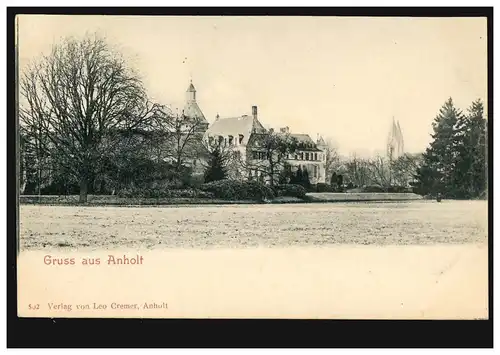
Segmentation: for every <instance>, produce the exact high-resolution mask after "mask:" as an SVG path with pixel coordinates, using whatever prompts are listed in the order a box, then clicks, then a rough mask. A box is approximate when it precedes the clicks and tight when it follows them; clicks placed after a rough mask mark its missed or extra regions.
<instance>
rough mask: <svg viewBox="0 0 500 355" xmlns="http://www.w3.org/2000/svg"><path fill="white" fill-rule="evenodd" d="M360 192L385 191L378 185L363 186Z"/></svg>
mask: <svg viewBox="0 0 500 355" xmlns="http://www.w3.org/2000/svg"><path fill="white" fill-rule="evenodd" d="M361 192H386V189H384V188H382V187H380V186H365V187H363V189H362V191H361Z"/></svg>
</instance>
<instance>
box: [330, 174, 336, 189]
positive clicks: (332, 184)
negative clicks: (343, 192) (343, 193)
mask: <svg viewBox="0 0 500 355" xmlns="http://www.w3.org/2000/svg"><path fill="white" fill-rule="evenodd" d="M330 186H331V187H332V188H334V189H336V188H337V174H336V173H335V172H333V174H332V176H331V178H330Z"/></svg>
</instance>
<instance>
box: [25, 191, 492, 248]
mask: <svg viewBox="0 0 500 355" xmlns="http://www.w3.org/2000/svg"><path fill="white" fill-rule="evenodd" d="M20 238H21V250H43V249H45V250H47V249H62V250H75V249H77V250H102V249H106V250H108V249H118V248H134V249H161V248H228V247H229V248H239V247H242V248H245V247H285V246H327V245H337V244H361V245H431V244H443V243H445V244H463V243H480V244H483V243H486V242H487V202H486V201H443V202H442V203H436V202H434V201H412V202H386V203H376V202H360V203H336V204H326V203H325V204H321V203H318V204H289V205H235V206H184V207H130V208H126V207H75V206H37V205H21V206H20Z"/></svg>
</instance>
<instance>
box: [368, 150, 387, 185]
mask: <svg viewBox="0 0 500 355" xmlns="http://www.w3.org/2000/svg"><path fill="white" fill-rule="evenodd" d="M368 167H369V169H370V183H371V184H374V185H377V186H380V187H382V188H385V189H387V188H389V187H390V186H391V185H392V176H391V165H390V161H389V160H388V159H386V158H384V157H382V156H376V157H375V158H373V159H369V160H368Z"/></svg>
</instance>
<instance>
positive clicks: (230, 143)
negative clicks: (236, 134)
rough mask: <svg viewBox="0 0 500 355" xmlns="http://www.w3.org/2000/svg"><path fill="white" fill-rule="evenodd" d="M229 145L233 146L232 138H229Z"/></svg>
mask: <svg viewBox="0 0 500 355" xmlns="http://www.w3.org/2000/svg"><path fill="white" fill-rule="evenodd" d="M229 145H233V136H229Z"/></svg>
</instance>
